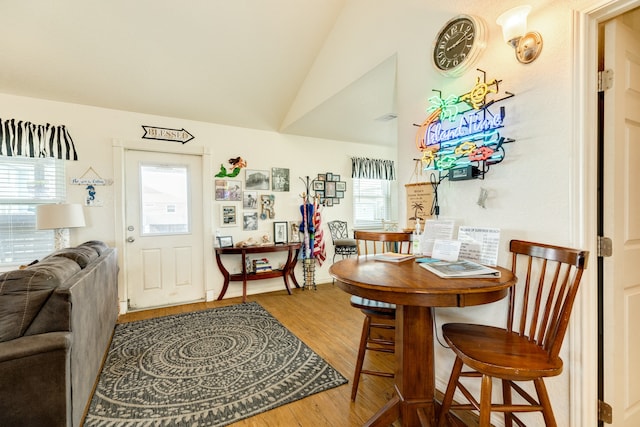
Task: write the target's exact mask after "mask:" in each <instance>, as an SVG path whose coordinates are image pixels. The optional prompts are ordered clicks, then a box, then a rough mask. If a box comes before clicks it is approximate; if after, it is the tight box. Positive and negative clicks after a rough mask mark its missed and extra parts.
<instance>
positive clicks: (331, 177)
mask: <svg viewBox="0 0 640 427" xmlns="http://www.w3.org/2000/svg"><path fill="white" fill-rule="evenodd" d="M327 181H333V174H332V173H331V172H327Z"/></svg>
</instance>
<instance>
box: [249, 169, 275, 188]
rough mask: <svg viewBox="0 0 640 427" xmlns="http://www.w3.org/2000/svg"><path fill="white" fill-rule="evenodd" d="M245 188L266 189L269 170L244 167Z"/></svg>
mask: <svg viewBox="0 0 640 427" xmlns="http://www.w3.org/2000/svg"><path fill="white" fill-rule="evenodd" d="M245 174H246V177H245V183H244V186H245V189H247V190H268V189H269V179H270V178H271V174H270V173H269V171H264V170H255V169H246V172H245Z"/></svg>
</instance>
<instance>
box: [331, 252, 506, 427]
mask: <svg viewBox="0 0 640 427" xmlns="http://www.w3.org/2000/svg"><path fill="white" fill-rule="evenodd" d="M495 268H496V269H498V270H500V272H501V277H499V278H488V279H485V278H482V279H477V278H474V279H469V278H465V279H458V278H447V279H443V278H440V277H438V276H437V275H435V274H433V273H431V272H430V271H428V270H427V269H425V268H423V267H421V266H420V264H419V263H417V262H416V261H415V260H409V261H403V262H400V263H393V262H383V261H376V260H375V257H374V256H372V255H369V256H360V257H356V258H348V259H344V260H341V261H338V262H336V263H335V264H333V265H332V266H331V268H330V269H329V274H330V275H331V276H332V277H333V278H334V279H335V282H336V284H337V285H338V287H340V289H342V290H344V291H346V292H348V293H350V294H352V295H357V296H360V297H363V298H368V299H374V300H378V301H384V302H389V303H393V304H396V321H395V322H396V323H395V326H396V327H395V335H396V349H395V358H396V364H395V377H394V379H395V394H394V396H393V398H392V399H391V400H390V401H389V402H388V403H387V404H386V405H385V406H383V407H382V408H381V409H380V410H379V411H378V412H377V413H376V414H374V415H373V417H372V418H371V419H369V421H368V422H367V423H366V424H365V425H366V426H384V427H387V426H389V425H390V424H392V423H393V422H394V421H395V420H397V419H400V420H401V423H402V425H403V426H420V425H422V426H433V425H435V423H436V402H435V400H434V396H435V369H434V349H433V332H434V331H433V314H432V310H433V307H465V306H473V305H480V304H487V303H490V302H494V301H498V300H500V299H502V298H504V297H505V296H506V295H507V292H508V290H509V288H510V287H511V286H513V285H514V284H515V283H516V281H517V278H516V277H515V276H514V275H513V274H512V273H511V271H510V270H508V269H505V268H502V267H495Z"/></svg>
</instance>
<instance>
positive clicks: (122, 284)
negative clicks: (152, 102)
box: [112, 139, 213, 314]
mask: <svg viewBox="0 0 640 427" xmlns="http://www.w3.org/2000/svg"><path fill="white" fill-rule="evenodd" d="M127 151H149V152H156V153H164V154H186V155H193V156H199V157H200V159H201V162H202V210H203V212H202V221H203V224H202V230H203V234H204V235H203V239H202V245H203V247H202V251H203V254H204V258H203V266H204V271H203V277H202V278H203V282H204V283H203V286H204V292H205V295H206V300H207V301H208V300H210V299H212V298H210V296H211V295H213V291H212V290H210V289H208V285H209V284H210V283H211V278H212V277H213V276H212V272H213V257H211V256H207V254H211V251H210V249H211V248H213V226H212V221H213V219H212V215H211V209H212V208H211V204H212V202H211V195H212V194H213V193H212V188H213V184H212V180H211V179H209V178H210V177H212V176H213V169H212V167H211V152H210V150H209V148H207V147H200V146H185V145H178V144H176V143H165V142H140V141H123V140H119V139H114V140H113V141H112V154H113V176H114V186H115V187H114V189H113V193H114V203H113V204H114V224H115V225H114V226H115V230H114V234H115V247H116V248H117V250H118V264H119V265H120V271H119V272H118V300H119V305H120V314H124V313H126V312H127V310H128V304H127V300H128V299H129V286H128V283H127V275H126V274H125V272H126V271H127V267H128V266H127V261H126V260H127V257H126V250H127V245H126V230H125V223H126V221H125V206H126V203H125V200H124V197H125V187H124V185H125V157H126V152H127Z"/></svg>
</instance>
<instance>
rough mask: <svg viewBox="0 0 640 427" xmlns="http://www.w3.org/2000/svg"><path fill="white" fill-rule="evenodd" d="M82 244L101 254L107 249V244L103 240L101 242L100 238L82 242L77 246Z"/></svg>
mask: <svg viewBox="0 0 640 427" xmlns="http://www.w3.org/2000/svg"><path fill="white" fill-rule="evenodd" d="M84 246H88V247H90V248H93V249H94V250H95V251H96V252H98V255H102V253H103V252H104V251H106V250H107V249H109V246H108V245H107V244H106V243H105V242H101V241H100V240H89V241H88V242H84V243H83V244H81V245H79V247H84Z"/></svg>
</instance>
